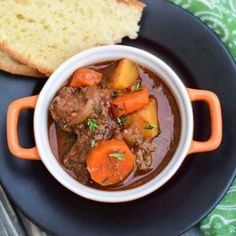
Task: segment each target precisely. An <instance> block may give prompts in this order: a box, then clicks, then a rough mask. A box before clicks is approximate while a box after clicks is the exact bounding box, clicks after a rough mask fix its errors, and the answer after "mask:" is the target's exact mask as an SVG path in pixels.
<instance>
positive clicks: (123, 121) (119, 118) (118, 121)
mask: <svg viewBox="0 0 236 236" xmlns="http://www.w3.org/2000/svg"><path fill="white" fill-rule="evenodd" d="M116 120H117V123H118V124H119V125H123V124H124V123H125V122H126V121H127V116H121V117H117V118H116Z"/></svg>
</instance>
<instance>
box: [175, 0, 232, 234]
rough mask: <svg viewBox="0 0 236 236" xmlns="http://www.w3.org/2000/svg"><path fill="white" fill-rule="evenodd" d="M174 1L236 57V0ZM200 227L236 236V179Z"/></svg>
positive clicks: (207, 232) (206, 232)
mask: <svg viewBox="0 0 236 236" xmlns="http://www.w3.org/2000/svg"><path fill="white" fill-rule="evenodd" d="M171 1H172V2H174V3H175V4H177V5H179V6H181V7H183V8H185V9H187V10H188V11H190V12H192V13H193V14H194V15H195V16H197V17H199V18H200V19H201V20H202V21H203V22H205V23H206V24H207V25H208V26H209V27H210V28H211V29H212V30H213V31H215V33H216V34H217V35H218V36H219V37H220V38H221V40H222V41H223V42H224V43H225V45H226V47H227V48H228V50H229V51H230V52H231V54H232V56H233V57H234V59H235V60H236V0H171ZM235 79H236V78H235ZM200 229H201V231H202V232H203V233H204V234H205V235H207V236H231V235H232V236H236V180H235V181H234V182H233V184H232V186H231V187H230V189H229V190H228V192H227V194H226V195H225V196H224V198H223V199H222V200H221V202H220V203H219V204H218V205H217V206H216V208H215V209H214V210H213V211H212V212H211V213H210V214H209V215H208V216H207V217H206V218H205V219H203V220H202V221H201V222H200Z"/></svg>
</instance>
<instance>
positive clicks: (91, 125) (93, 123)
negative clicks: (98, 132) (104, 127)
mask: <svg viewBox="0 0 236 236" xmlns="http://www.w3.org/2000/svg"><path fill="white" fill-rule="evenodd" d="M87 125H88V127H89V130H90V131H91V132H94V131H95V129H97V128H98V123H97V121H96V120H95V119H92V118H88V120H87Z"/></svg>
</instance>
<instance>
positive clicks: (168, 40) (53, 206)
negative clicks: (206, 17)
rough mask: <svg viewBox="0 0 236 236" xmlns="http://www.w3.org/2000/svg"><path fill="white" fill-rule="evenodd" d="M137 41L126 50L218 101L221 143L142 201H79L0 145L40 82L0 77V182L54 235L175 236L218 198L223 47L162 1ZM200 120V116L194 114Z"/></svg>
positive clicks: (230, 141)
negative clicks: (144, 54) (14, 106)
mask: <svg viewBox="0 0 236 236" xmlns="http://www.w3.org/2000/svg"><path fill="white" fill-rule="evenodd" d="M146 3H147V8H146V9H145V14H144V17H143V20H142V31H141V34H140V37H139V39H138V40H135V41H129V40H127V41H125V44H128V45H134V46H136V47H139V48H143V49H146V50H147V51H149V52H151V53H153V54H155V55H157V56H159V57H161V58H163V60H164V61H166V62H167V63H168V64H169V65H171V66H172V67H173V68H174V70H175V71H176V72H177V73H178V74H179V76H180V77H181V78H182V80H183V82H184V83H185V85H186V86H189V87H193V88H201V89H210V90H213V91H214V92H216V93H217V94H218V95H219V98H220V100H221V103H222V109H223V121H224V137H223V143H222V145H221V147H220V148H219V149H218V150H217V151H215V152H212V153H204V154H196V155H193V156H191V157H188V158H186V161H185V162H184V164H183V165H182V167H181V169H180V170H179V171H178V173H177V174H176V175H175V177H174V178H173V179H172V180H171V181H170V182H168V183H167V184H166V185H165V186H164V187H162V188H161V189H160V190H158V191H156V192H155V193H153V194H151V195H149V196H148V197H145V198H143V199H140V200H137V201H134V202H130V203H124V204H102V203H96V202H93V201H89V200H85V199H82V198H80V197H78V196H77V195H75V194H73V193H72V192H70V191H69V190H67V189H65V188H64V187H63V186H62V185H60V184H59V183H58V182H57V181H56V180H55V179H54V178H53V177H52V176H51V175H50V174H49V172H48V171H47V170H46V168H45V167H44V166H43V164H42V163H41V162H40V161H25V160H19V159H16V158H14V157H12V155H11V154H10V153H9V151H8V148H7V144H6V133H5V116H6V109H7V106H8V104H9V103H10V102H11V101H12V100H14V99H16V98H19V97H24V96H28V95H31V94H37V93H38V92H39V91H40V89H41V87H42V86H43V82H42V81H40V80H38V79H27V78H23V77H17V76H11V75H9V74H6V73H1V74H0V77H1V78H0V101H1V109H0V121H1V127H0V135H1V139H0V176H1V183H2V184H3V186H4V187H5V189H6V190H7V192H8V194H9V196H10V197H11V199H12V200H13V201H14V202H15V203H16V204H17V205H18V207H20V209H21V210H22V211H23V212H24V213H25V214H26V215H27V216H29V218H30V219H32V220H33V221H34V222H36V223H37V224H39V225H40V226H42V227H43V228H45V229H47V230H48V231H50V232H53V233H56V234H59V235H137V236H138V235H161V236H162V235H164V236H165V235H168V236H169V235H177V234H179V233H181V232H183V231H185V230H187V229H188V228H189V227H191V226H193V225H194V224H195V223H197V222H198V221H199V220H200V219H201V218H202V217H203V216H205V215H206V213H207V212H208V211H209V210H211V209H212V208H213V206H214V205H215V204H216V203H217V202H218V201H219V199H220V198H221V197H222V196H223V194H224V193H225V191H226V189H227V188H228V186H229V184H230V183H231V181H232V179H233V177H234V176H235V166H236V158H235V153H236V145H235V144H234V140H235V127H236V119H235V116H236V106H235V104H236V92H235V91H236V67H235V64H234V62H233V60H232V58H231V57H230V55H229V54H228V52H227V51H226V49H225V48H224V46H223V44H222V43H221V42H220V40H218V38H217V37H216V36H215V35H214V34H213V33H212V32H211V31H209V29H208V28H207V27H206V26H205V25H204V24H202V23H201V22H200V21H199V20H197V19H196V18H194V17H193V16H192V15H190V14H189V13H187V12H186V11H184V10H182V9H180V8H179V7H176V6H174V5H172V4H170V3H168V2H166V1H156V0H149V1H146ZM200 114H201V115H200ZM195 117H196V119H195V120H196V130H197V132H196V137H197V138H198V139H204V138H206V137H207V134H208V132H209V122H208V120H209V117H208V112H207V108H206V107H205V106H204V105H198V106H196V107H195ZM19 130H20V134H21V135H20V137H21V142H22V144H25V145H26V146H29V145H32V144H33V142H32V140H33V133H32V112H24V113H23V114H22V115H21V120H20V124H19Z"/></svg>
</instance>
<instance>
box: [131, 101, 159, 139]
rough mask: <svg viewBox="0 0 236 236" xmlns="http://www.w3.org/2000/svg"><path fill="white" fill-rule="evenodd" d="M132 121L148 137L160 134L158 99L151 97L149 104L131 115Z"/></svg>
mask: <svg viewBox="0 0 236 236" xmlns="http://www.w3.org/2000/svg"><path fill="white" fill-rule="evenodd" d="M130 119H131V121H132V122H133V123H134V124H135V125H136V126H137V127H138V129H139V130H140V132H141V133H142V135H143V136H144V137H146V138H154V137H156V136H157V135H158V134H159V131H160V130H159V125H158V117H157V102H156V99H154V98H150V102H149V104H148V105H146V106H145V107H143V108H142V109H140V110H138V111H136V112H134V113H132V114H131V115H130Z"/></svg>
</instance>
